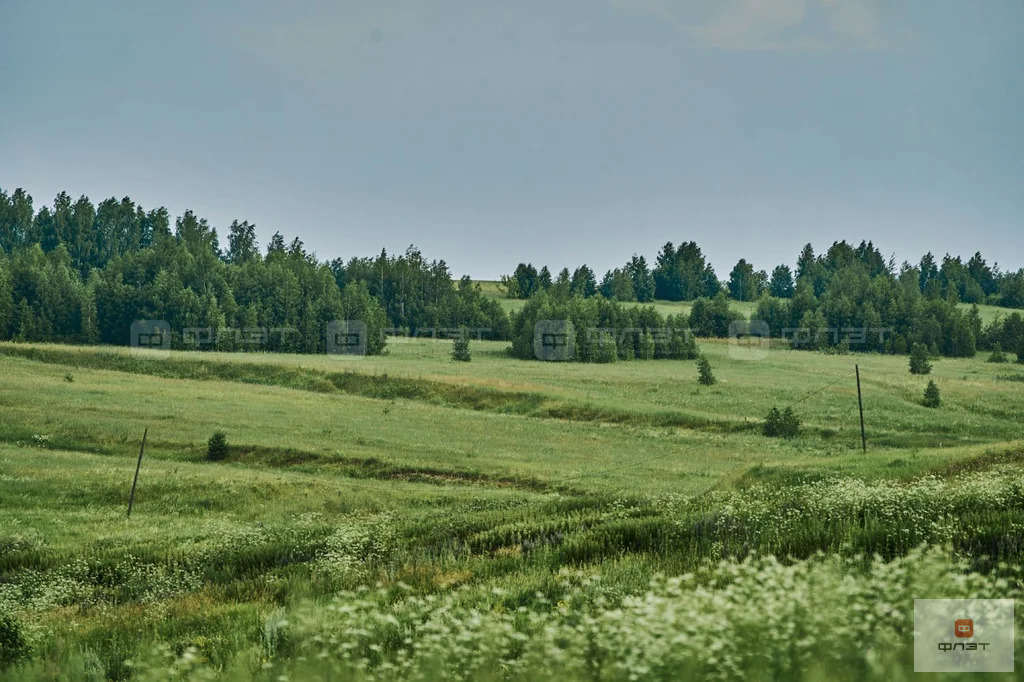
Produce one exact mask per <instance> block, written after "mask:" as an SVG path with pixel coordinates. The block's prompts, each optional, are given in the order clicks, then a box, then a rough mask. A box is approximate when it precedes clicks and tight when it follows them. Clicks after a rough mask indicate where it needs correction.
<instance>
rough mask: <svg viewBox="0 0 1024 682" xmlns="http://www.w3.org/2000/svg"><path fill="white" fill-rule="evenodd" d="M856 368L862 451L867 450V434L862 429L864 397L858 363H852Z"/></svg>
mask: <svg viewBox="0 0 1024 682" xmlns="http://www.w3.org/2000/svg"><path fill="white" fill-rule="evenodd" d="M854 366H855V367H856V368H857V404H858V405H859V406H860V444H861V446H862V447H863V448H864V452H865V453H867V451H868V434H867V432H866V431H865V430H864V398H863V397H862V396H861V392H860V365H854Z"/></svg>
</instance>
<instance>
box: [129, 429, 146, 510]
mask: <svg viewBox="0 0 1024 682" xmlns="http://www.w3.org/2000/svg"><path fill="white" fill-rule="evenodd" d="M148 433H149V427H148V426H147V427H146V430H145V431H143V432H142V447H140V448H139V463H138V464H136V465H135V480H133V481H132V494H131V495H129V496H128V518H131V516H132V505H133V504H135V486H137V485H138V484H139V469H141V468H142V453H143V452H145V451H146V434H148Z"/></svg>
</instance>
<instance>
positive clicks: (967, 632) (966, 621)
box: [953, 618, 974, 637]
mask: <svg viewBox="0 0 1024 682" xmlns="http://www.w3.org/2000/svg"><path fill="white" fill-rule="evenodd" d="M953 634H955V635H956V636H957V637H973V636H974V621H973V620H971V619H970V618H960V619H959V620H955V621H953Z"/></svg>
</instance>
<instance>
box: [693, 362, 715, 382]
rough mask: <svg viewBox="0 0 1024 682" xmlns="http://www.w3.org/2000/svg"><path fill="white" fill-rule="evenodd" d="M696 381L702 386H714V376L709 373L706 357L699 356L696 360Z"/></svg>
mask: <svg viewBox="0 0 1024 682" xmlns="http://www.w3.org/2000/svg"><path fill="white" fill-rule="evenodd" d="M697 372H698V377H697V381H699V382H700V383H701V385H703V386H713V385H714V384H715V381H716V379H715V375H714V374H713V373H712V372H711V363H710V362H708V359H707V356H704V355H701V356H700V357H699V358H697Z"/></svg>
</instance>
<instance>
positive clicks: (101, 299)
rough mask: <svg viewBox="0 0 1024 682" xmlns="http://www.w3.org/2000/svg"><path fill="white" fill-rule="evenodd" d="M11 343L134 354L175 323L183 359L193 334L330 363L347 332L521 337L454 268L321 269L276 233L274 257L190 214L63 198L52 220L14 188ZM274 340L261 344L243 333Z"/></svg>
mask: <svg viewBox="0 0 1024 682" xmlns="http://www.w3.org/2000/svg"><path fill="white" fill-rule="evenodd" d="M0 247H2V254H0V338H3V339H17V340H22V341H55V342H64V343H109V344H120V345H126V344H128V342H129V334H130V328H131V324H132V322H133V321H134V320H138V319H157V320H166V321H167V322H168V323H169V324H170V327H171V329H172V343H173V345H174V347H179V348H180V347H185V346H186V345H187V341H188V340H189V338H188V337H187V336H186V335H184V334H183V333H182V330H187V329H194V328H199V329H204V330H206V329H212V330H213V333H212V334H203V335H195V334H194V335H193V336H192V337H191V340H192V341H193V343H195V342H196V341H198V340H200V339H201V340H202V348H203V349H218V350H238V349H242V350H244V349H247V348H249V347H251V345H252V341H253V340H254V339H255V340H256V341H258V344H257V345H258V348H259V349H260V350H272V351H284V352H304V353H312V352H322V351H324V350H325V348H326V334H325V329H327V328H328V325H329V324H330V323H331V322H332V321H334V320H345V319H358V320H361V321H363V322H365V323H366V325H367V328H368V334H367V344H368V347H367V350H368V351H369V352H370V353H377V352H380V351H381V350H382V349H383V347H384V344H385V341H386V336H387V335H388V334H396V333H397V334H412V335H435V334H437V333H439V332H443V331H445V330H448V329H450V328H453V327H460V326H472V327H474V328H483V329H489V330H490V331H489V332H488V333H489V336H490V337H491V338H499V339H503V338H508V334H509V329H510V325H509V320H508V316H507V315H506V314H505V312H504V311H503V309H502V308H501V306H500V304H498V303H497V302H496V301H494V300H493V299H489V298H487V297H485V296H483V295H481V293H480V291H479V287H478V286H476V285H474V284H472V283H471V282H470V281H469V279H468V278H463V279H462V280H459V281H457V282H456V281H454V280H453V279H452V276H451V273H450V272H449V270H448V267H447V266H446V265H445V263H444V261H427V260H426V259H424V258H423V256H422V255H421V254H420V252H419V251H417V250H416V249H414V248H412V247H410V248H409V250H408V251H406V253H404V254H402V255H398V256H389V255H388V254H387V253H385V252H383V251H382V252H381V254H380V256H379V257H377V258H373V259H370V258H367V259H358V258H353V259H352V260H350V261H349V262H347V263H345V262H343V261H341V260H340V259H339V260H335V261H333V262H331V263H325V262H320V261H318V260H317V258H316V256H315V254H311V253H309V252H307V251H306V249H305V247H304V245H303V242H302V241H301V240H300V239H299V238H298V237H296V238H294V239H292V240H291V242H290V243H286V242H285V240H284V238H283V237H282V236H281V234H280V233H276V234H274V236H273V237H272V238H271V240H270V243H269V244H268V245H267V247H266V250H265V251H261V250H260V248H259V245H258V244H257V243H256V231H255V227H254V226H253V225H252V224H250V223H248V222H245V221H243V222H239V221H234V222H233V223H232V224H231V226H230V227H229V228H228V232H227V235H226V244H224V245H223V246H222V245H221V242H220V240H219V238H218V235H217V231H216V230H215V229H214V228H213V227H211V226H210V225H209V223H208V222H207V221H206V220H205V219H202V218H199V217H197V216H196V215H194V214H193V213H192V212H190V211H187V212H185V214H184V215H182V216H180V217H179V218H177V219H176V220H175V221H174V224H173V226H172V224H171V220H170V217H169V215H168V212H167V210H166V209H163V208H159V209H154V210H149V211H147V210H144V209H143V207H141V206H138V205H137V204H135V203H134V202H133V201H132V200H131V199H129V198H127V197H126V198H124V199H121V200H120V201H118V200H117V199H113V198H112V199H107V200H106V201H103V202H101V203H100V204H99V205H96V206H94V205H93V204H92V202H90V201H89V199H88V198H86V197H81V198H79V199H78V200H76V201H72V199H71V197H70V196H69V195H68V194H67V193H61V194H59V195H58V196H57V197H56V199H55V200H54V202H53V206H52V207H50V206H43V207H41V208H40V209H39V210H38V211H34V210H33V207H32V198H31V197H30V196H29V195H28V194H26V193H25V192H24V191H22V190H20V189H19V190H15V191H14V192H13V193H12V194H10V195H8V194H7V193H6V192H4V191H2V190H0ZM246 330H261V333H259V334H252V333H243V332H245V331H246Z"/></svg>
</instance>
